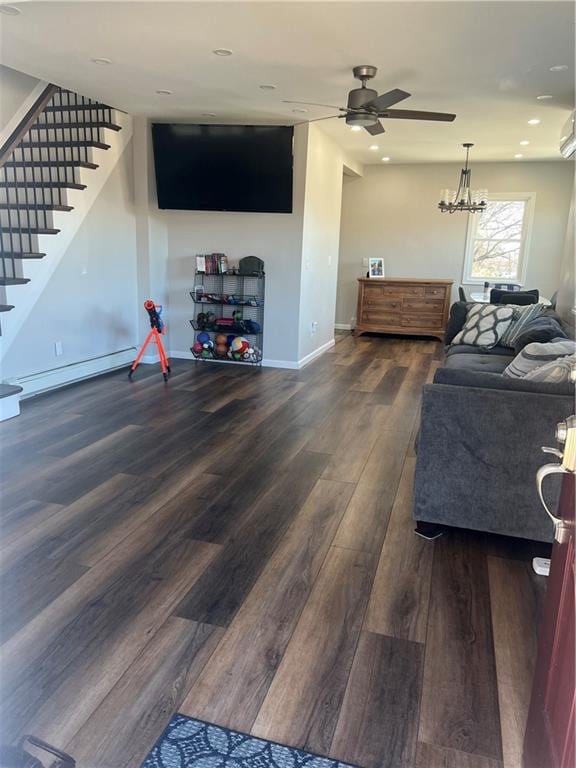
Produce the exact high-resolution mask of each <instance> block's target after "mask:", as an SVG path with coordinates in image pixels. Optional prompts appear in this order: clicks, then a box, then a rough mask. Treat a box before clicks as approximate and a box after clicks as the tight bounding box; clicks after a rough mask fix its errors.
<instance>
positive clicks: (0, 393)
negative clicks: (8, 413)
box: [0, 384, 22, 400]
mask: <svg viewBox="0 0 576 768" xmlns="http://www.w3.org/2000/svg"><path fill="white" fill-rule="evenodd" d="M20 392H22V387H21V386H19V385H18V384H0V400H2V398H4V397H10V396H11V395H19V394H20Z"/></svg>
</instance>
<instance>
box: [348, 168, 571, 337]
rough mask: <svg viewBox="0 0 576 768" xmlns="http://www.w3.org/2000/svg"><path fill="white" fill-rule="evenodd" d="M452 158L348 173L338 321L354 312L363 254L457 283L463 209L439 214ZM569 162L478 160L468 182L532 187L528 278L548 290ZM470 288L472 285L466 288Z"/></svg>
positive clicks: (390, 271) (557, 259)
mask: <svg viewBox="0 0 576 768" xmlns="http://www.w3.org/2000/svg"><path fill="white" fill-rule="evenodd" d="M459 171H460V166H459V165H457V164H430V165H390V166H376V167H374V166H369V167H367V168H366V170H365V174H364V177H363V178H348V177H346V178H345V181H344V190H343V208H342V226H341V244H340V266H339V273H338V299H337V309H336V322H337V323H342V324H350V323H353V322H354V318H355V315H356V296H357V282H356V279H357V278H358V277H361V276H363V275H365V274H366V267H364V266H363V265H362V260H363V259H364V258H368V257H370V256H383V257H384V261H385V270H386V275H387V276H388V277H437V278H448V279H452V280H454V293H453V297H456V295H457V288H458V285H460V284H461V283H462V270H463V263H464V248H465V242H466V224H467V216H466V214H460V213H455V214H453V215H448V214H441V213H440V211H438V209H437V204H438V197H439V193H440V190H441V189H443V188H445V187H447V186H450V185H451V184H453V183H455V182H456V181H457V179H458V175H459ZM573 173H574V166H573V163H571V162H566V161H564V162H561V161H558V162H542V163H524V162H522V163H477V164H476V165H474V166H473V169H472V177H473V186H474V187H480V188H487V189H488V190H489V191H490V192H504V193H506V192H535V193H536V201H535V210H534V223H533V229H532V238H531V247H530V252H529V254H528V269H527V276H526V284H527V287H528V288H532V287H537V288H539V289H540V291H541V292H542V294H543V295H548V296H550V295H551V294H552V293H553V292H554V291H555V290H556V289H557V288H558V287H559V285H560V272H561V262H562V257H563V252H564V242H565V233H566V225H567V220H568V210H569V206H570V196H571V191H572V184H573ZM469 288H471V287H469Z"/></svg>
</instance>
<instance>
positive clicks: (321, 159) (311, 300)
mask: <svg viewBox="0 0 576 768" xmlns="http://www.w3.org/2000/svg"><path fill="white" fill-rule="evenodd" d="M344 163H345V160H344V156H343V153H342V150H341V149H340V147H338V145H337V144H335V143H334V142H333V141H332V140H331V139H330V138H329V137H328V136H327V135H326V134H325V133H323V132H322V130H321V129H320V128H319V126H317V125H313V124H311V125H310V126H309V131H308V147H307V161H306V189H305V195H304V221H303V231H302V274H301V285H300V313H299V314H300V328H299V335H300V339H299V345H298V359H299V360H303V359H306V358H307V357H308V356H309V355H312V354H313V353H314V352H315V351H316V350H317V349H323V348H326V346H327V345H329V344H330V342H332V341H333V340H334V319H335V313H336V283H337V278H338V250H339V244H340V214H341V210H342V177H343V172H344ZM313 323H314V324H317V325H316V329H315V330H313V328H312V324H313Z"/></svg>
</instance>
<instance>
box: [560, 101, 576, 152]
mask: <svg viewBox="0 0 576 768" xmlns="http://www.w3.org/2000/svg"><path fill="white" fill-rule="evenodd" d="M575 121H576V112H572V114H571V115H570V117H569V118H568V120H567V121H566V124H565V125H564V128H562V133H561V134H560V154H561V155H562V157H565V158H570V157H574V154H575V153H576V125H575Z"/></svg>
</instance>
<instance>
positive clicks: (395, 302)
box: [363, 294, 402, 312]
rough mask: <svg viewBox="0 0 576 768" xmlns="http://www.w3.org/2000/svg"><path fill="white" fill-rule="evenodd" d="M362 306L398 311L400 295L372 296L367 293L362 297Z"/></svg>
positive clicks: (400, 302) (370, 308)
mask: <svg viewBox="0 0 576 768" xmlns="http://www.w3.org/2000/svg"><path fill="white" fill-rule="evenodd" d="M363 306H364V307H366V309H369V310H373V309H382V310H384V311H386V312H394V311H396V312H400V310H401V309H402V299H401V298H400V296H374V295H372V294H368V295H367V296H366V298H365V299H364V304H363Z"/></svg>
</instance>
